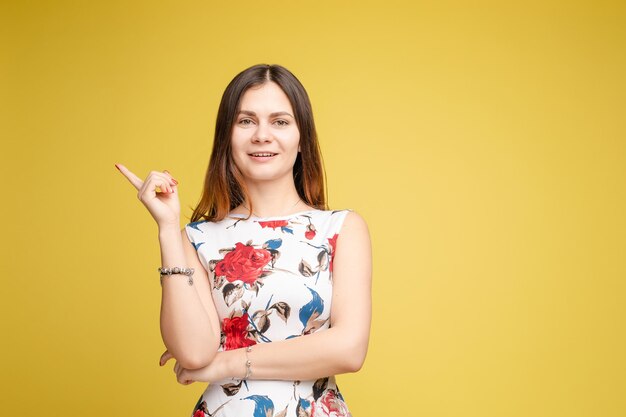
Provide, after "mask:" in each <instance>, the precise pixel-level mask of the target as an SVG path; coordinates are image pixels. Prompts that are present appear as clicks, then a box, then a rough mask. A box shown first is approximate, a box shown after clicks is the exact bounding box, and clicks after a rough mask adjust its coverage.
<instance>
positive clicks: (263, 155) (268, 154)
mask: <svg viewBox="0 0 626 417" xmlns="http://www.w3.org/2000/svg"><path fill="white" fill-rule="evenodd" d="M248 155H250V156H262V157H268V156H274V155H278V154H275V153H269V152H259V153H250V154H248Z"/></svg>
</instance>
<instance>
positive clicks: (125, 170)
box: [115, 164, 143, 190]
mask: <svg viewBox="0 0 626 417" xmlns="http://www.w3.org/2000/svg"><path fill="white" fill-rule="evenodd" d="M115 167H116V168H117V169H118V170H119V171H120V172H121V173H122V175H124V176H125V177H126V179H128V181H129V182H130V183H131V184H132V185H133V186H134V187H135V188H136V189H137V190H139V189H140V188H141V187H142V185H143V180H142V179H141V178H139V177H138V176H136V175H135V174H133V173H132V172H131V171H130V170H129V169H128V168H126V167H125V166H124V165H122V164H115Z"/></svg>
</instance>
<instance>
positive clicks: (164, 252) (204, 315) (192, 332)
mask: <svg viewBox="0 0 626 417" xmlns="http://www.w3.org/2000/svg"><path fill="white" fill-rule="evenodd" d="M159 242H160V244H161V262H162V265H163V266H165V267H174V266H188V267H190V268H194V270H195V272H194V275H193V281H194V283H193V285H191V286H190V285H189V283H188V280H187V277H186V276H183V275H172V276H168V277H164V279H163V289H162V301H161V336H162V338H163V343H164V344H165V346H166V347H167V350H168V351H169V352H170V353H171V354H172V356H174V357H175V358H176V359H177V360H178V361H179V362H180V363H181V365H182V366H184V367H186V368H188V369H198V368H202V367H204V366H207V365H208V364H209V363H210V362H211V361H212V360H213V358H214V357H215V354H216V352H217V349H218V346H219V339H220V331H219V321H218V317H217V313H216V311H215V306H214V305H213V300H212V299H211V296H210V294H211V293H210V289H209V282H208V279H207V272H206V270H205V269H204V267H203V266H202V264H201V263H200V260H199V259H198V255H197V253H196V250H195V249H194V247H193V245H192V244H191V242H189V239H188V238H187V234H186V233H185V230H184V229H183V230H179V229H178V227H173V226H172V227H163V228H160V229H159Z"/></svg>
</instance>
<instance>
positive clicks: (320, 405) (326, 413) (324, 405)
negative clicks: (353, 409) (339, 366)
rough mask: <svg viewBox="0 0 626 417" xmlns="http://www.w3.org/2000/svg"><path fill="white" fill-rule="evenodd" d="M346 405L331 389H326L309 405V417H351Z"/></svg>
mask: <svg viewBox="0 0 626 417" xmlns="http://www.w3.org/2000/svg"><path fill="white" fill-rule="evenodd" d="M351 416H352V414H350V412H349V411H348V407H347V406H346V403H345V402H344V401H343V400H342V399H341V398H340V397H339V396H337V393H336V392H335V390H333V389H328V390H326V391H325V392H324V394H323V395H322V396H321V397H320V398H318V399H317V400H316V401H315V402H313V403H311V417H351Z"/></svg>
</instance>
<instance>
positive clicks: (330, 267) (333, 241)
mask: <svg viewBox="0 0 626 417" xmlns="http://www.w3.org/2000/svg"><path fill="white" fill-rule="evenodd" d="M338 237H339V235H338V234H337V233H335V234H334V235H333V237H329V238H328V244H329V245H330V261H329V265H328V270H329V271H330V272H331V273H332V272H333V260H334V259H335V248H336V247H337V238H338Z"/></svg>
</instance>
